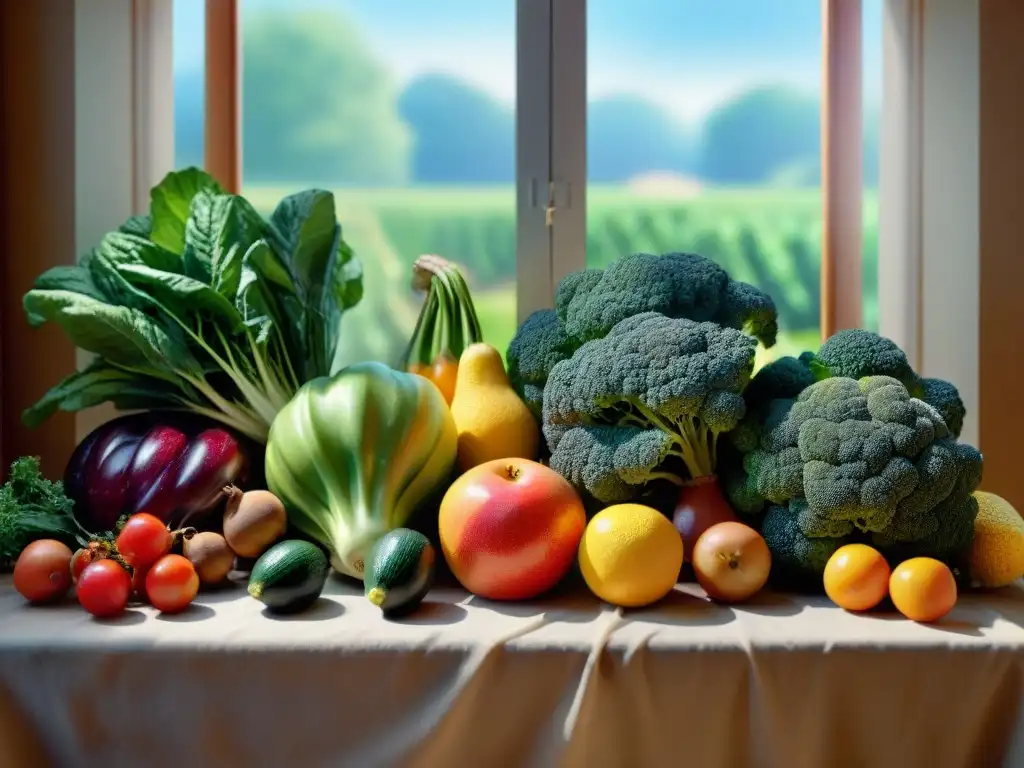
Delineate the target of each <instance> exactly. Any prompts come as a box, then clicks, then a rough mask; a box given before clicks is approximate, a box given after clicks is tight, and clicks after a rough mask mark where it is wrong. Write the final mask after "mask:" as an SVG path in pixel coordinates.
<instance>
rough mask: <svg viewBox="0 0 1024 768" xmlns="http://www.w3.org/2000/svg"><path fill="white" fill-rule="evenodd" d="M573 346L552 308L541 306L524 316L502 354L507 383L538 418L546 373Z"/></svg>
mask: <svg viewBox="0 0 1024 768" xmlns="http://www.w3.org/2000/svg"><path fill="white" fill-rule="evenodd" d="M575 348H576V345H574V344H573V343H572V342H570V340H569V337H568V336H566V335H565V330H564V328H563V326H562V324H561V323H560V322H559V320H558V316H557V315H556V314H555V311H554V310H553V309H541V310H538V311H536V312H534V313H533V314H531V315H530V316H529V317H527V318H526V320H524V321H523V324H522V325H521V326H520V327H519V331H518V332H517V333H516V335H515V337H514V338H513V339H512V343H511V344H509V346H508V353H507V354H506V356H505V357H506V360H507V362H508V378H509V383H511V384H512V388H513V389H515V391H516V392H517V393H518V394H519V397H521V398H522V400H523V402H525V403H526V405H527V407H529V409H530V411H531V412H532V413H533V415H534V416H535V417H536V418H537V419H538V420H539V419H540V415H541V408H542V406H543V403H544V385H545V383H547V379H548V373H549V372H550V371H551V369H552V368H553V367H554V366H555V363H557V362H559V361H560V360H564V359H565V358H567V357H569V355H571V354H572V353H573V351H574V350H575Z"/></svg>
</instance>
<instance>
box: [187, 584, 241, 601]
mask: <svg viewBox="0 0 1024 768" xmlns="http://www.w3.org/2000/svg"><path fill="white" fill-rule="evenodd" d="M247 596H248V593H247V592H246V590H245V586H244V585H239V584H236V583H234V582H231V581H227V582H225V583H224V584H222V585H220V586H216V587H205V586H204V587H203V588H202V589H200V591H199V596H198V597H196V604H200V605H217V604H218V603H233V602H234V601H235V600H238V599H239V598H242V597H247Z"/></svg>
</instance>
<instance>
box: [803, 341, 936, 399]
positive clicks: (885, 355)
mask: <svg viewBox="0 0 1024 768" xmlns="http://www.w3.org/2000/svg"><path fill="white" fill-rule="evenodd" d="M817 359H818V362H820V363H821V364H822V365H824V366H825V367H826V368H827V369H828V371H829V372H830V373H831V375H832V376H845V377H846V378H850V379H861V378H864V377H865V376H890V377H892V378H894V379H896V380H897V381H900V382H902V383H903V386H905V387H906V388H907V389H908V390H909V391H910V392H911V393H912V394H914V395H917V394H920V386H921V384H920V380H919V379H918V376H917V374H916V373H914V369H913V368H912V367H911V366H910V361H909V360H907V355H906V353H905V352H904V351H903V350H902V349H900V348H899V346H897V344H896V342H894V341H892V340H891V339H887V338H886V337H885V336H879V335H878V334H877V333H873V332H871V331H865V330H863V329H861V328H851V329H849V330H844V331H837V332H836V333H834V334H832V335H831V336H829V337H828V338H827V339H825V341H824V342H822V344H821V348H820V349H819V350H818V354H817Z"/></svg>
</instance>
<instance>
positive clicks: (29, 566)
mask: <svg viewBox="0 0 1024 768" xmlns="http://www.w3.org/2000/svg"><path fill="white" fill-rule="evenodd" d="M71 557H72V555H71V550H70V549H68V548H67V546H66V545H65V544H62V543H61V542H59V541H56V540H54V539H40V540H38V541H33V542H32V543H31V544H29V545H28V546H27V547H25V549H23V550H22V552H21V554H20V555H19V556H18V561H17V562H16V563H15V564H14V588H15V589H16V590H18V593H19V594H20V595H21V596H22V597H24V598H25V599H26V600H28V601H29V602H32V603H45V602H49V601H50V600H56V599H57V598H59V597H62V596H63V595H65V594H67V591H68V590H69V589H70V588H71Z"/></svg>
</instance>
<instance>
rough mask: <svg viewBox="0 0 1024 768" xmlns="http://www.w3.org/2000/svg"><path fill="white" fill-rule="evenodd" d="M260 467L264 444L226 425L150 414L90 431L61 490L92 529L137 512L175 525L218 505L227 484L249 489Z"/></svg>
mask: <svg viewBox="0 0 1024 768" xmlns="http://www.w3.org/2000/svg"><path fill="white" fill-rule="evenodd" d="M262 465H263V450H262V447H261V446H258V445H256V444H255V443H253V442H252V441H250V440H248V439H247V438H245V437H243V436H241V435H239V434H238V433H236V432H234V431H232V430H231V429H229V428H227V427H225V426H224V425H223V424H220V423H219V422H216V421H213V420H211V419H206V418H203V417H199V416H195V415H193V414H182V413H175V412H161V411H154V412H148V413H137V414H130V415H128V416H122V417H120V418H117V419H114V420H113V421H109V422H107V423H106V424H103V425H101V426H100V427H97V428H96V429H95V430H93V431H92V432H91V433H90V434H89V436H88V437H86V438H85V440H83V441H82V442H81V443H80V444H79V446H78V447H77V448H76V449H75V452H74V453H73V454H72V456H71V459H70V461H69V462H68V466H67V468H66V470H65V472H64V488H65V492H66V493H67V495H68V497H69V498H71V499H72V500H73V501H74V502H75V517H76V518H78V522H79V523H81V525H82V526H83V527H84V528H86V530H89V531H93V532H100V531H109V530H112V529H113V528H114V526H115V525H116V523H117V521H118V519H119V518H120V517H121V516H122V515H131V514H135V513H136V512H148V513H150V514H152V515H156V516H157V517H158V518H160V519H161V520H163V521H164V522H166V523H168V524H169V525H171V526H174V527H176V526H178V525H180V524H181V523H182V521H183V520H185V518H186V517H187V518H188V522H189V525H196V526H201V524H202V522H203V520H204V518H208V517H210V516H211V515H210V513H212V512H213V511H214V510H217V509H220V508H221V507H222V505H223V503H224V495H223V493H222V491H223V488H224V486H226V485H229V484H233V485H236V486H239V487H240V488H243V489H244V488H246V487H251V485H250V483H254V482H256V483H258V482H259V479H258V478H259V476H260V475H261V474H262ZM218 522H219V521H218Z"/></svg>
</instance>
